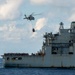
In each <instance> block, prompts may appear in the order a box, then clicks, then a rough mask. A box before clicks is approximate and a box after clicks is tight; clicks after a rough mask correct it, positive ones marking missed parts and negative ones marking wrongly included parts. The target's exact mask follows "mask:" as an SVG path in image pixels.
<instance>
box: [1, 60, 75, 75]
mask: <svg viewBox="0 0 75 75" xmlns="http://www.w3.org/2000/svg"><path fill="white" fill-rule="evenodd" d="M0 75H75V69H57V68H4V67H3V61H2V59H0Z"/></svg>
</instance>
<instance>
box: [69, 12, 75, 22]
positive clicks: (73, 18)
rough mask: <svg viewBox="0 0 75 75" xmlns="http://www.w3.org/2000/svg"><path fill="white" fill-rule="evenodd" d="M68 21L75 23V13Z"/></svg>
mask: <svg viewBox="0 0 75 75" xmlns="http://www.w3.org/2000/svg"><path fill="white" fill-rule="evenodd" d="M68 20H69V21H70V22H72V21H75V13H73V14H72V15H71V16H70V18H69V19H68Z"/></svg>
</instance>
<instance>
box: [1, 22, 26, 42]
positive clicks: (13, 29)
mask: <svg viewBox="0 0 75 75" xmlns="http://www.w3.org/2000/svg"><path fill="white" fill-rule="evenodd" d="M26 34H27V32H26V30H25V29H24V28H18V27H17V26H16V24H15V23H10V24H9V25H2V26H0V40H5V41H20V40H21V39H23V38H25V36H26Z"/></svg>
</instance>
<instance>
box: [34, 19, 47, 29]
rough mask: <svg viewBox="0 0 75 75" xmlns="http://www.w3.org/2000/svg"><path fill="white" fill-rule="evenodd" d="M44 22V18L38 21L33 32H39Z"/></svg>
mask: <svg viewBox="0 0 75 75" xmlns="http://www.w3.org/2000/svg"><path fill="white" fill-rule="evenodd" d="M46 21H47V20H46V18H40V19H38V20H37V22H36V25H35V27H34V29H35V30H41V29H42V28H43V27H44V26H45V25H46Z"/></svg>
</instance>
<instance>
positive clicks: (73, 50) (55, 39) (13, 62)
mask: <svg viewBox="0 0 75 75" xmlns="http://www.w3.org/2000/svg"><path fill="white" fill-rule="evenodd" d="M44 38H45V40H44V42H43V45H42V49H41V50H40V51H39V52H37V53H35V54H34V53H32V54H31V55H29V54H28V53H5V54H4V55H3V56H2V57H3V60H4V66H5V67H60V68H62V67H64V68H73V67H75V22H71V26H70V28H69V29H64V27H63V23H62V22H61V23H60V27H59V32H58V33H56V34H53V33H52V32H50V33H45V35H44Z"/></svg>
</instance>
